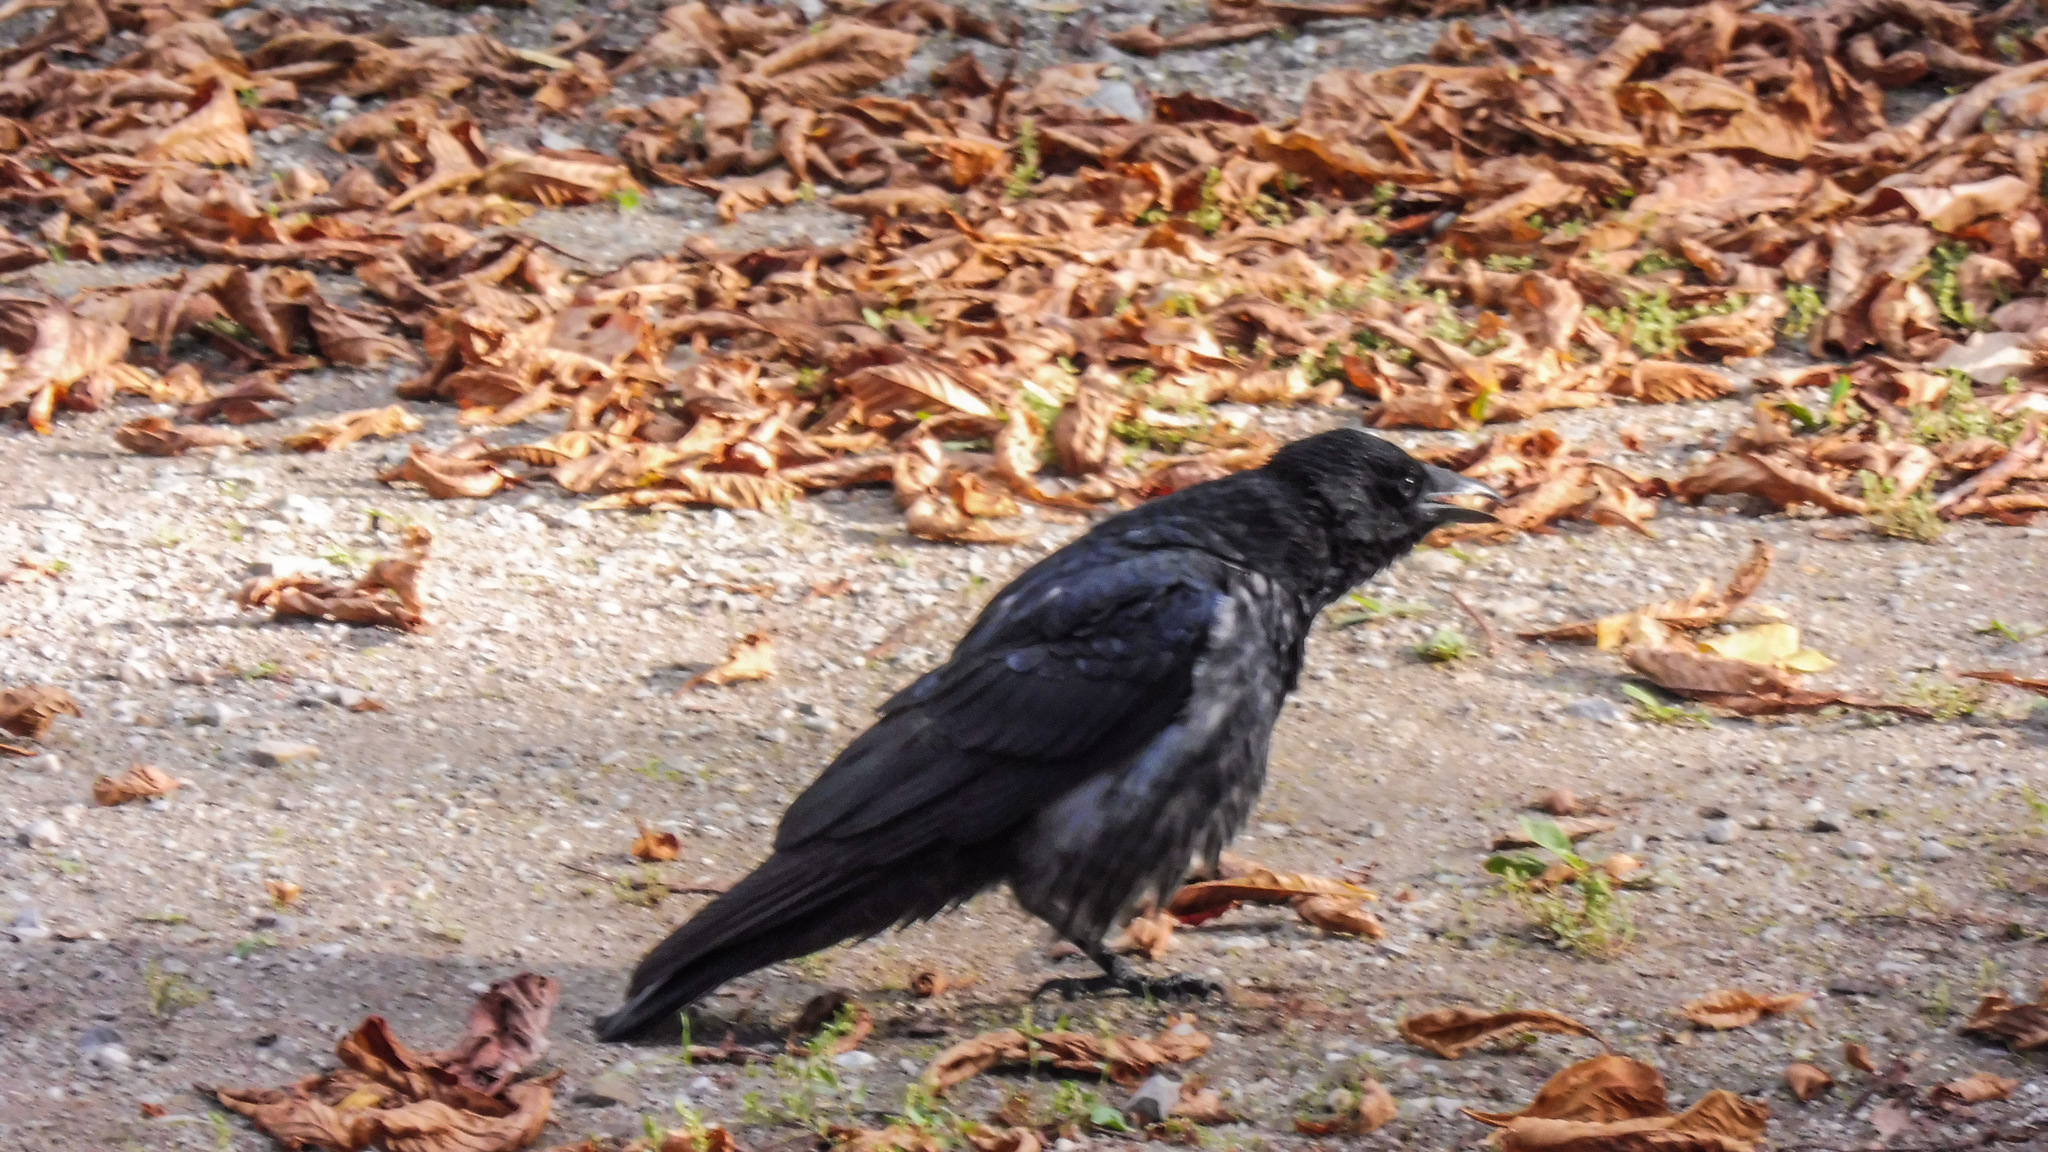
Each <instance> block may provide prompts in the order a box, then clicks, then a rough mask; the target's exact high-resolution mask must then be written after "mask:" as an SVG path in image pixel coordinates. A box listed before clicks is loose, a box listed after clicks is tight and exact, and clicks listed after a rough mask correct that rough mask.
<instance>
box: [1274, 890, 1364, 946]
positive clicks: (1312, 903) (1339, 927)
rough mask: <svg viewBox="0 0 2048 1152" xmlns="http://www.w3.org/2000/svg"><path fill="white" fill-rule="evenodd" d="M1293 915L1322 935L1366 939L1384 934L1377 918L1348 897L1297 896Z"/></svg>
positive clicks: (1355, 900)
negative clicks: (1320, 930)
mask: <svg viewBox="0 0 2048 1152" xmlns="http://www.w3.org/2000/svg"><path fill="white" fill-rule="evenodd" d="M1294 914H1295V915H1297V916H1299V917H1301V918H1302V920H1304V921H1306V922H1307V923H1309V924H1312V925H1314V926H1316V927H1317V928H1321V929H1322V930H1323V931H1325V932H1340V933H1343V934H1344V935H1347V936H1364V937H1366V938H1367V939H1370V940H1381V939H1385V938H1386V935H1387V930H1386V928H1385V927H1384V926H1382V925H1381V924H1380V921H1379V917H1377V916H1374V915H1373V914H1372V913H1371V912H1368V911H1366V909H1365V905H1363V904H1361V903H1359V902H1358V900H1357V899H1355V898H1353V897H1349V896H1298V897H1296V898H1295V900H1294Z"/></svg>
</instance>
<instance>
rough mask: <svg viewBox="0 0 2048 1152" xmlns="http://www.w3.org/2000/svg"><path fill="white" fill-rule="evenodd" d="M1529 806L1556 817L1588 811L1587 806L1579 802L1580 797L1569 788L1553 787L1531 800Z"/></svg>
mask: <svg viewBox="0 0 2048 1152" xmlns="http://www.w3.org/2000/svg"><path fill="white" fill-rule="evenodd" d="M1529 807H1531V808H1534V809H1536V810H1537V811H1538V812H1545V813H1548V814H1550V815H1551V816H1554V817H1556V816H1577V815H1580V814H1582V813H1584V812H1585V811H1586V806H1585V805H1584V804H1582V803H1580V802H1579V798H1578V797H1577V796H1576V795H1574V794H1573V793H1572V791H1571V789H1569V788H1553V789H1551V790H1550V791H1548V792H1545V793H1544V794H1543V795H1541V796H1538V797H1537V798H1536V799H1534V800H1531V801H1530V802H1529Z"/></svg>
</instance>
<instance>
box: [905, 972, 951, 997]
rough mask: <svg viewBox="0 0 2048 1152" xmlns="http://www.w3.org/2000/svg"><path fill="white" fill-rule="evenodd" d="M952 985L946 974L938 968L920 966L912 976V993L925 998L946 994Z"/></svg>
mask: <svg viewBox="0 0 2048 1152" xmlns="http://www.w3.org/2000/svg"><path fill="white" fill-rule="evenodd" d="M951 986H952V984H951V981H948V980H947V979H946V974H945V973H944V972H941V971H939V970H938V969H936V968H920V969H918V970H917V971H916V972H914V973H912V974H911V977H910V994H911V995H912V996H916V997H919V998H921V999H925V1000H929V999H931V998H932V997H934V996H943V995H945V992H946V989H947V988H949V987H951Z"/></svg>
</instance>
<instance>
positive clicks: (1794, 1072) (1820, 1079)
mask: <svg viewBox="0 0 2048 1152" xmlns="http://www.w3.org/2000/svg"><path fill="white" fill-rule="evenodd" d="M1785 1086H1786V1087H1787V1088H1790V1089H1791V1090H1792V1094H1793V1095H1794V1096H1797V1097H1799V1098H1800V1099H1801V1100H1807V1101H1810V1100H1812V1099H1814V1098H1815V1097H1817V1096H1819V1095H1820V1094H1821V1093H1823V1092H1825V1091H1827V1090H1828V1089H1830V1088H1833V1087H1834V1086H1835V1078H1834V1077H1833V1076H1830V1075H1828V1074H1827V1073H1826V1072H1825V1071H1823V1070H1822V1069H1820V1068H1816V1067H1814V1066H1813V1065H1811V1064H1804V1063H1799V1064H1787V1065H1786V1066H1785Z"/></svg>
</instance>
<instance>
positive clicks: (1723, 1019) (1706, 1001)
mask: <svg viewBox="0 0 2048 1152" xmlns="http://www.w3.org/2000/svg"><path fill="white" fill-rule="evenodd" d="M1810 999H1812V997H1811V996H1809V995H1808V994H1807V993H1804V992H1786V993H1781V994H1779V995H1775V996H1758V995H1756V994H1755V993H1753V992H1745V991H1743V990H1742V989H1739V988H1722V989H1717V990H1715V991H1713V992H1709V993H1707V994H1706V995H1705V996H1702V997H1700V998H1699V999H1697V1000H1693V1001H1689V1002H1687V1003H1686V1004H1685V1005H1683V1006H1682V1007H1680V1008H1679V1012H1680V1014H1682V1015H1683V1016H1684V1017H1685V1018H1686V1019H1687V1020H1690V1021H1692V1022H1693V1023H1694V1024H1697V1025H1699V1026H1700V1027H1701V1028H1711V1029H1714V1030H1715V1031H1723V1032H1725V1031H1727V1030H1728V1029H1731V1028H1746V1027H1748V1026H1749V1025H1751V1024H1754V1023H1756V1022H1757V1021H1758V1020H1760V1019H1762V1018H1763V1017H1765V1016H1776V1015H1778V1014H1779V1013H1781V1012H1785V1011H1787V1010H1789V1009H1793V1008H1797V1007H1798V1006H1800V1005H1801V1004H1804V1003H1806V1002H1807V1001H1808V1000H1810Z"/></svg>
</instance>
